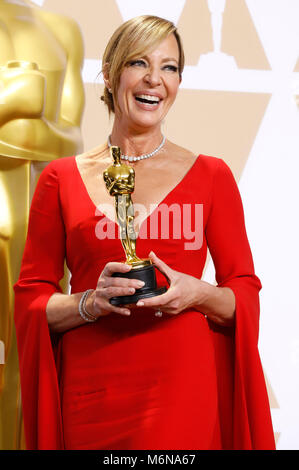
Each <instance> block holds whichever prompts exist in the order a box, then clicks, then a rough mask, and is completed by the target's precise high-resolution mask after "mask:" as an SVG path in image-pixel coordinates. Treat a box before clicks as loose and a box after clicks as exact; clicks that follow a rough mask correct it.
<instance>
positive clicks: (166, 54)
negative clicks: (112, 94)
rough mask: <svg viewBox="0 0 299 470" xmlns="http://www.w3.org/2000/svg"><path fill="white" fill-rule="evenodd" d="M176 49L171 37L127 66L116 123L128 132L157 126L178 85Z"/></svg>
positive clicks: (120, 90) (169, 105)
mask: <svg viewBox="0 0 299 470" xmlns="http://www.w3.org/2000/svg"><path fill="white" fill-rule="evenodd" d="M180 81H181V79H180V74H179V47H178V43H177V40H176V38H175V36H174V34H170V35H169V36H167V38H166V39H164V40H162V41H161V42H160V43H159V44H158V46H157V47H156V48H155V49H154V50H152V51H150V52H148V53H147V54H144V55H142V56H140V57H136V58H134V59H132V60H130V61H129V63H128V64H126V66H125V68H124V70H123V71H122V74H121V76H120V81H119V86H118V90H117V104H118V109H116V110H115V119H116V121H117V122H118V123H119V124H121V125H122V126H126V127H127V128H135V129H138V130H141V129H142V128H149V127H157V126H160V124H161V122H162V120H163V119H164V117H165V116H166V114H167V112H168V110H169V108H170V107H171V105H172V104H173V102H174V100H175V98H176V95H177V92H178V88H179V84H180Z"/></svg>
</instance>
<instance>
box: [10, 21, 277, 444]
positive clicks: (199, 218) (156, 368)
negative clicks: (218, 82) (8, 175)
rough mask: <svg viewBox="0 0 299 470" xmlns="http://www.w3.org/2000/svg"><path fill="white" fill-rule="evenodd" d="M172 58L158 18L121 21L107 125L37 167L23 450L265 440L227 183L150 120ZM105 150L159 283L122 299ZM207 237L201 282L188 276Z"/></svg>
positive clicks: (267, 422)
mask: <svg viewBox="0 0 299 470" xmlns="http://www.w3.org/2000/svg"><path fill="white" fill-rule="evenodd" d="M183 67H184V53H183V48H182V43H181V40H180V36H179V34H178V32H177V30H176V27H175V26H174V25H173V24H172V23H171V22H169V21H167V20H164V19H162V18H158V17H154V16H142V17H137V18H134V19H131V20H129V21H127V22H126V23H124V24H123V25H122V26H121V27H119V28H118V29H117V31H116V32H115V33H114V35H113V36H112V38H111V39H110V41H109V43H108V45H107V48H106V51H105V53H104V57H103V76H104V82H105V91H104V96H103V100H104V102H105V104H106V105H107V106H108V111H109V112H110V113H113V114H114V124H113V129H112V133H111V135H110V136H107V142H105V143H104V144H102V145H100V146H99V147H98V148H96V149H94V150H93V151H91V152H87V153H84V154H82V155H78V156H76V157H69V158H64V159H60V160H57V161H55V162H53V163H51V164H50V165H48V167H47V168H46V169H45V170H44V172H43V174H42V175H41V177H40V180H39V185H38V187H37V190H36V193H35V197H34V199H33V202H32V207H31V215H30V224H29V231H28V240H27V245H26V249H25V253H24V259H23V264H22V269H21V273H20V279H19V281H18V283H17V284H16V285H15V293H16V315H15V318H16V327H17V335H18V344H19V352H20V367H21V375H22V396H23V403H24V421H25V431H26V436H27V445H28V448H40V449H47V448H55V449H63V448H65V449H261V448H269V449H272V448H274V440H273V431H272V425H271V418H270V411H269V404H268V399H267V393H266V388H265V382H264V377H263V372H262V369H261V365H260V360H259V354H258V349H257V338H258V316H259V300H258V293H259V290H260V288H261V284H260V281H259V279H258V277H257V276H256V275H255V272H254V267H253V261H252V257H251V251H250V247H249V244H248V240H247V236H246V231H245V225H244V218H243V209H242V203H241V199H240V195H239V192H238V188H237V185H236V183H235V181H234V178H233V176H232V173H231V171H230V170H229V168H228V167H227V165H226V164H225V163H224V162H223V160H221V159H219V158H216V157H208V156H204V155H200V154H199V155H194V154H193V153H192V152H191V151H189V150H187V149H184V148H182V147H179V146H178V145H176V144H175V143H173V142H170V141H169V140H167V139H166V138H165V137H164V136H163V134H162V131H161V124H162V121H163V120H164V119H165V118H166V116H167V113H168V110H169V109H170V107H171V106H172V104H173V102H174V101H175V98H176V95H177V92H178V88H179V85H180V82H181V77H182V72H183ZM74 99H75V97H74ZM180 118H181V117H180ZM99 125H100V123H99ZM110 145H116V146H119V147H120V148H121V150H122V154H123V155H122V157H123V159H124V161H126V163H127V164H129V165H131V166H132V167H134V170H135V176H136V180H135V191H134V196H133V199H134V204H135V205H136V206H138V208H139V213H138V217H136V219H135V231H136V234H137V245H136V249H137V252H138V256H140V257H141V258H143V257H144V258H146V257H148V256H149V257H150V258H151V260H152V262H153V263H155V264H156V266H157V268H158V270H159V271H158V283H162V279H163V274H164V275H165V277H166V278H167V279H168V282H169V285H168V290H167V292H166V293H164V294H162V295H159V296H156V297H152V298H146V299H142V300H140V301H138V303H137V305H136V306H135V307H134V308H129V307H128V306H126V305H122V306H115V305H112V304H111V302H110V299H111V297H115V296H123V295H132V294H134V293H135V292H136V290H138V289H139V288H141V287H142V283H140V281H138V280H137V279H128V278H120V277H114V276H113V274H114V273H115V272H122V273H125V272H127V271H129V270H130V266H129V265H126V264H125V263H123V262H122V260H123V258H124V253H123V249H122V245H121V243H120V240H119V239H118V237H117V224H116V221H115V218H113V211H109V207H110V206H111V204H112V203H113V201H112V200H111V196H109V194H108V192H107V191H106V187H105V183H104V181H103V176H102V175H103V171H104V170H105V169H106V168H107V167H108V166H109V165H111V164H112V161H111V155H110V151H109V146H110ZM199 147H200V142H199ZM167 209H169V210H168V211H167ZM166 221H167V223H168V226H167V229H168V232H167V236H165V233H164V232H163V234H162V232H161V230H162V228H161V227H162V225H163V224H164V225H163V226H164V228H165V223H166ZM190 221H191V222H190ZM190 223H191V224H193V226H194V227H195V230H194V231H193V239H191V238H190V236H189V235H190V230H189V232H188V231H187V230H186V227H187V224H190ZM189 229H190V227H189ZM153 234H156V235H157V236H153ZM188 234H189V235H188ZM103 235H106V236H105V237H104V236H103ZM207 248H209V250H210V252H211V255H212V258H213V261H214V264H215V268H216V281H217V285H216V286H214V285H212V284H209V283H207V282H204V281H202V280H201V275H202V271H203V268H204V265H205V260H206V254H207ZM65 259H66V261H67V264H68V267H69V269H70V271H71V274H72V278H71V293H70V294H69V295H66V294H63V293H62V292H61V290H60V287H59V281H60V279H61V277H62V275H63V265H64V260H65ZM157 312H158V315H157V314H155V313H157ZM37 402H38V405H37Z"/></svg>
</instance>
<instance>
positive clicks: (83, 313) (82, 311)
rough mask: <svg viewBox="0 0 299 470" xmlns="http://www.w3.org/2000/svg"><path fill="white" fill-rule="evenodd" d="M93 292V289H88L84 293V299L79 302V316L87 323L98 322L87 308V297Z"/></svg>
mask: <svg viewBox="0 0 299 470" xmlns="http://www.w3.org/2000/svg"><path fill="white" fill-rule="evenodd" d="M92 291H93V289H87V290H86V291H85V292H83V294H82V297H81V299H80V302H79V314H80V316H81V318H83V320H85V321H87V322H95V321H96V320H97V317H95V316H94V315H92V314H91V313H89V312H88V311H87V310H86V308H85V304H86V300H87V297H88V296H89V294H90V293H91V292H92Z"/></svg>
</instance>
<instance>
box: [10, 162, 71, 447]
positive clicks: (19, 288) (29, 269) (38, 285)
mask: <svg viewBox="0 0 299 470" xmlns="http://www.w3.org/2000/svg"><path fill="white" fill-rule="evenodd" d="M53 163H54V162H53ZM64 257H65V231H64V224H63V220H62V215H61V208H60V202H59V185H58V178H57V174H56V171H55V167H54V165H53V164H52V163H50V164H49V165H48V166H47V167H46V168H45V170H44V171H43V172H42V174H41V176H40V178H39V181H38V185H37V188H36V191H35V194H34V197H33V200H32V204H31V209H30V215H29V225H28V234H27V241H26V245H25V251H24V254H23V260H22V265H21V271H20V276H19V280H18V282H17V283H16V284H15V285H14V291H15V326H16V335H17V345H18V354H19V367H20V378H21V393H22V405H23V416H24V430H25V438H26V447H27V449H62V448H63V438H62V424H61V423H62V420H61V408H60V397H59V385H58V374H57V368H56V362H55V351H56V350H57V344H58V342H57V339H58V338H57V337H54V336H53V335H50V332H49V328H48V323H47V318H46V306H47V303H48V300H49V298H50V297H51V295H52V294H54V293H55V292H61V288H60V286H59V281H60V280H61V279H62V278H63V275H64Z"/></svg>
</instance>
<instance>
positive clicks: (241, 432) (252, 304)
mask: <svg viewBox="0 0 299 470" xmlns="http://www.w3.org/2000/svg"><path fill="white" fill-rule="evenodd" d="M216 164H217V167H216V171H215V176H214V185H213V192H212V201H211V211H210V214H209V218H208V221H207V226H206V237H207V244H208V247H209V251H210V253H211V256H212V259H213V262H214V266H215V272H216V281H217V285H218V286H219V287H229V288H230V289H232V291H233V292H234V294H235V298H236V317H235V319H236V321H235V328H234V329H231V328H225V327H222V328H221V327H217V326H215V325H213V326H212V327H211V328H212V331H213V333H214V335H213V336H214V344H215V352H216V353H215V357H216V364H217V371H216V372H217V376H218V382H219V385H220V390H222V392H223V393H221V396H220V397H219V402H220V403H219V408H220V412H221V413H222V415H223V417H224V422H227V424H228V423H229V420H230V416H232V420H231V423H230V425H228V426H227V428H226V430H225V432H224V430H223V436H224V439H226V440H227V441H230V442H232V446H233V448H234V449H274V448H275V442H274V435H273V429H272V422H271V414H270V407H269V402H268V396H267V391H266V386H265V379H264V375H263V370H262V366H261V362H260V357H259V352H258V332H259V291H260V289H261V287H262V286H261V282H260V280H259V278H258V277H257V276H256V275H255V271H254V265H253V260H252V254H251V250H250V246H249V243H248V238H247V234H246V228H245V222H244V213H243V206H242V201H241V197H240V193H239V190H238V187H237V184H236V182H235V179H234V177H233V175H232V172H231V170H230V169H229V167H228V166H227V165H226V163H225V162H224V161H223V160H221V159H217V163H216ZM228 363H230V364H231V367H228ZM229 370H233V373H232V374H231V385H229V386H228V385H227V384H228V382H229V378H228V376H229V374H230V372H229ZM229 389H230V390H229ZM225 390H226V391H227V393H225ZM231 392H232V396H233V401H232V402H231V404H229V401H230V400H229V398H228V395H229V394H231ZM230 408H231V409H230ZM229 428H230V429H231V436H230V438H229V436H228V434H229V433H227V430H228V429H229Z"/></svg>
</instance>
